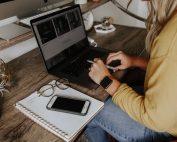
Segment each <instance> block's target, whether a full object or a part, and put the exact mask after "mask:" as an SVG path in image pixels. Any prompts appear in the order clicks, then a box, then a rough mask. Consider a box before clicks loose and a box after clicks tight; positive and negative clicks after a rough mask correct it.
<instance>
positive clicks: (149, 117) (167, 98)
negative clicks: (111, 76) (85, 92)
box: [112, 14, 177, 136]
mask: <svg viewBox="0 0 177 142" xmlns="http://www.w3.org/2000/svg"><path fill="white" fill-rule="evenodd" d="M144 88H145V96H140V95H139V94H137V93H136V92H135V91H133V90H132V88H130V87H129V86H128V85H126V84H121V86H120V87H119V88H118V90H117V91H116V93H115V94H114V95H113V97H112V100H113V102H114V103H115V104H117V105H119V106H120V107H121V108H122V109H123V110H124V111H125V112H126V113H128V114H129V116H130V117H132V118H133V119H134V120H136V121H138V122H140V123H142V124H143V125H145V126H146V127H148V128H150V129H153V130H155V131H158V132H168V133H170V134H172V135H173V136H177V14H176V15H174V16H173V17H172V18H171V19H170V21H169V22H168V23H167V24H166V25H165V27H164V28H163V30H162V31H161V33H160V34H159V36H158V37H157V38H156V39H155V40H154V42H153V45H152V50H151V53H150V60H149V63H148V66H147V72H146V77H145V84H144Z"/></svg>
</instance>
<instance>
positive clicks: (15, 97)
mask: <svg viewBox="0 0 177 142" xmlns="http://www.w3.org/2000/svg"><path fill="white" fill-rule="evenodd" d="M116 28H117V30H116V31H115V32H113V33H110V34H105V35H103V34H97V33H95V32H94V30H92V31H90V32H89V36H91V37H93V38H94V39H95V41H96V42H97V43H98V45H100V46H101V47H104V48H109V49H111V50H123V51H125V52H127V53H129V54H133V55H139V54H140V52H141V51H142V49H143V48H144V38H145V36H146V31H145V30H143V29H138V28H128V27H123V26H116ZM142 55H145V54H144V53H143V54H142ZM8 66H9V69H10V71H11V73H12V79H13V80H15V85H14V87H12V88H11V90H10V91H11V93H10V94H5V97H4V103H3V110H2V116H1V118H0V142H12V141H13V142H62V140H61V139H60V138H58V137H56V136H55V135H53V134H52V133H50V132H48V131H47V130H45V129H44V128H42V127H40V126H39V125H37V124H36V123H34V122H33V121H31V120H30V119H28V118H27V117H26V116H25V115H23V114H22V113H21V112H19V111H17V110H16V109H15V107H14V104H15V103H16V102H17V101H19V100H21V99H23V98H25V97H27V96H29V95H30V94H31V93H32V92H34V91H35V90H38V89H39V88H40V87H41V86H42V85H44V84H47V83H48V82H49V81H51V80H53V79H56V77H54V76H52V75H48V74H47V72H46V70H45V67H44V65H43V61H42V58H41V55H40V52H39V49H35V50H32V51H30V52H29V53H27V54H25V55H23V56H21V57H19V58H17V59H15V60H13V61H11V62H9V63H8ZM122 74H123V73H122V72H119V73H118V76H119V78H120V77H121V75H122ZM71 86H72V87H73V88H76V89H77V90H80V91H81V92H84V93H86V94H88V95H91V96H93V97H95V98H98V99H100V100H104V99H105V97H106V96H107V95H108V94H107V93H106V92H105V91H104V90H103V89H102V88H101V87H99V88H98V89H96V90H88V89H87V88H84V87H82V86H79V85H77V84H71Z"/></svg>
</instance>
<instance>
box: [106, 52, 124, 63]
mask: <svg viewBox="0 0 177 142" xmlns="http://www.w3.org/2000/svg"><path fill="white" fill-rule="evenodd" d="M121 54H122V53H118V54H115V55H114V56H111V57H109V58H107V60H106V64H110V63H111V62H112V61H113V60H121Z"/></svg>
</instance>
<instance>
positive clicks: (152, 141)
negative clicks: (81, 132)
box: [85, 97, 173, 142]
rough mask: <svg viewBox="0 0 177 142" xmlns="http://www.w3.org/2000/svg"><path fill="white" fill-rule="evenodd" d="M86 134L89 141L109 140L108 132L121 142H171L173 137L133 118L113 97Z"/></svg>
mask: <svg viewBox="0 0 177 142" xmlns="http://www.w3.org/2000/svg"><path fill="white" fill-rule="evenodd" d="M85 134H86V136H87V138H88V140H89V142H108V141H109V136H108V134H110V135H111V136H112V137H114V138H115V139H116V140H118V141H119V142H169V141H170V140H172V139H173V136H171V135H170V134H168V133H165V132H164V133H159V132H155V131H153V130H151V129H149V128H147V127H145V126H144V125H141V124H140V123H138V122H136V121H134V120H133V119H131V118H130V117H129V116H128V114H127V113H125V112H124V111H122V110H121V108H120V107H119V106H116V105H115V104H114V103H113V102H112V98H111V97H109V98H108V99H107V100H106V101H105V105H104V108H103V109H102V110H101V111H100V112H99V113H98V114H97V115H96V116H95V118H94V119H93V120H92V121H91V122H90V123H89V124H88V125H87V127H86V130H85Z"/></svg>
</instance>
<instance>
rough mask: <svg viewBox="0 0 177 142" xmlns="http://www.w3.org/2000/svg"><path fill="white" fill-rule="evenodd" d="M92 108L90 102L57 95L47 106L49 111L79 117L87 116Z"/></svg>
mask: <svg viewBox="0 0 177 142" xmlns="http://www.w3.org/2000/svg"><path fill="white" fill-rule="evenodd" d="M89 106H90V101H89V100H83V99H75V98H70V97H63V96H58V95H55V96H53V97H52V98H51V100H50V101H49V103H48V104H47V109H49V110H55V111H61V112H66V113H72V114H77V115H86V114H87V112H88V109H89Z"/></svg>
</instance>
